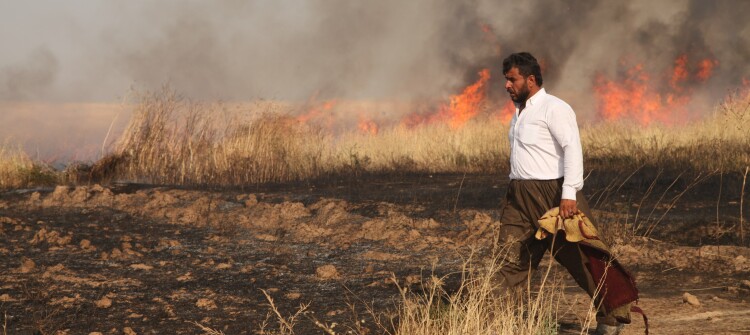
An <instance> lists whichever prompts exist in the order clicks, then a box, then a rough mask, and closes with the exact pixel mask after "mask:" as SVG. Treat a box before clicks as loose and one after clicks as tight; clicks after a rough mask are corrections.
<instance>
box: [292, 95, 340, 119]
mask: <svg viewBox="0 0 750 335" xmlns="http://www.w3.org/2000/svg"><path fill="white" fill-rule="evenodd" d="M334 106H336V100H328V101H324V102H323V103H321V104H319V105H314V106H313V107H311V108H310V109H309V110H308V111H307V112H306V113H304V114H300V115H298V116H297V121H299V122H301V123H307V122H308V121H310V120H312V119H319V118H321V117H323V116H325V112H327V111H330V110H331V109H333V107H334Z"/></svg>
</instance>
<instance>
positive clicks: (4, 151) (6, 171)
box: [0, 143, 59, 189]
mask: <svg viewBox="0 0 750 335" xmlns="http://www.w3.org/2000/svg"><path fill="white" fill-rule="evenodd" d="M58 175H59V173H58V172H56V171H54V170H52V169H51V168H49V167H46V166H44V165H42V164H40V163H37V162H34V161H32V160H31V158H29V156H28V155H26V154H25V153H24V152H23V150H21V149H17V148H13V147H12V146H10V145H8V144H7V143H6V144H4V145H0V189H9V188H20V187H28V186H41V185H53V184H56V183H58V182H59V176H58Z"/></svg>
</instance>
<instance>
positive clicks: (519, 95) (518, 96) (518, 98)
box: [510, 85, 531, 104]
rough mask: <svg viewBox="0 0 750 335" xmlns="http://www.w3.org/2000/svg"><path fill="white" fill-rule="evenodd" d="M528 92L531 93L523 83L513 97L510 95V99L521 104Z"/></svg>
mask: <svg viewBox="0 0 750 335" xmlns="http://www.w3.org/2000/svg"><path fill="white" fill-rule="evenodd" d="M529 94H531V91H530V90H529V88H528V87H526V85H524V86H523V89H522V90H520V91H518V93H516V97H515V99H514V98H513V97H511V98H510V99H511V100H513V102H515V103H517V104H522V103H524V102H526V100H527V99H528V98H529Z"/></svg>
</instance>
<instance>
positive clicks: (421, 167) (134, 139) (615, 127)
mask: <svg viewBox="0 0 750 335" xmlns="http://www.w3.org/2000/svg"><path fill="white" fill-rule="evenodd" d="M134 105H135V106H136V107H135V110H134V112H133V116H132V118H131V120H130V123H129V125H128V127H127V129H126V131H125V132H124V133H123V135H122V136H121V137H120V138H119V139H118V141H117V145H116V147H115V149H114V150H113V151H112V152H111V153H110V154H109V155H108V156H106V157H104V158H103V159H102V160H100V161H99V162H97V163H96V164H95V165H94V167H93V169H92V171H91V176H92V177H94V179H105V180H111V179H124V180H132V181H139V182H148V183H158V184H179V185H216V186H233V185H246V184H257V183H267V182H289V181H301V180H312V179H316V178H325V177H329V176H337V177H340V176H344V177H345V176H357V175H361V174H388V173H498V174H500V173H503V174H504V173H507V171H508V158H509V157H508V156H509V150H508V146H509V145H508V139H507V126H506V125H503V124H502V123H501V122H500V121H499V120H496V119H493V118H478V119H475V120H472V121H470V122H468V123H467V124H466V125H465V126H463V127H461V128H459V129H452V128H450V127H449V126H448V125H446V124H439V123H436V124H428V125H422V126H417V127H412V128H409V127H405V126H395V127H390V128H385V129H381V130H380V132H379V133H378V134H376V135H373V134H369V133H362V132H359V131H357V130H352V131H349V132H345V133H343V134H338V135H333V134H331V133H329V132H326V131H323V130H322V129H321V128H320V127H317V126H315V125H314V124H308V123H303V122H300V121H299V120H298V119H297V118H295V117H293V116H291V115H290V113H291V112H292V110H291V108H290V106H289V105H282V104H280V103H279V104H274V103H264V104H262V105H259V107H258V108H256V110H253V111H251V113H252V115H251V116H246V115H240V114H238V113H234V112H232V113H230V112H227V109H226V108H224V107H223V106H222V105H221V104H203V103H194V102H190V101H186V100H185V99H182V98H180V97H179V96H177V95H176V94H175V93H173V92H171V91H167V90H165V91H160V92H156V93H149V94H144V95H142V96H141V97H140V99H139V100H138V103H136V104H134ZM749 106H750V95H748V94H747V93H744V94H740V93H737V94H733V95H731V96H729V97H728V98H727V99H726V100H725V101H724V102H723V103H722V104H720V105H719V106H717V107H716V109H715V111H713V112H712V115H711V116H709V117H706V118H703V119H700V120H695V121H693V122H690V123H687V124H683V125H680V126H665V125H659V124H652V125H649V126H642V125H638V124H632V123H627V122H610V123H594V124H583V125H582V126H581V139H582V142H583V147H584V159H585V167H586V169H587V170H589V171H590V170H619V171H633V170H635V169H637V168H640V167H644V166H646V167H654V168H657V169H665V170H675V171H684V170H693V171H717V170H720V171H725V172H741V171H744V169H745V168H746V167H747V166H750V136H748V135H747V134H748V130H747V129H750V115H748V114H749V113H750V111H749V110H748V107H749ZM33 166H37V167H39V166H42V165H41V164H35V163H34V162H31V161H30V160H29V159H28V158H27V157H25V156H24V155H23V154H22V153H20V152H19V151H17V150H11V149H9V147H8V146H4V147H3V149H2V155H0V173H1V176H2V187H4V188H9V187H24V186H28V185H30V184H32V183H34V182H37V183H38V182H39V178H30V177H29V171H33V168H30V167H33ZM37 170H38V169H37ZM37 172H39V171H37ZM35 179H36V181H34V180H35ZM42 179H43V180H45V181H46V182H50V181H51V180H50V178H46V179H45V178H42Z"/></svg>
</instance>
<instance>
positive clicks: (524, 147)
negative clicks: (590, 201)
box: [508, 88, 583, 200]
mask: <svg viewBox="0 0 750 335" xmlns="http://www.w3.org/2000/svg"><path fill="white" fill-rule="evenodd" d="M519 106H520V105H519V104H516V113H515V114H514V115H513V119H512V120H511V122H510V131H509V134H508V137H509V139H510V179H522V180H529V179H531V180H550V179H558V178H560V177H564V182H563V186H562V198H563V199H571V200H575V199H576V192H577V191H580V190H581V188H583V153H582V149H581V138H580V136H579V134H578V123H576V115H575V112H573V108H571V107H570V106H569V105H568V104H567V103H565V101H562V100H561V99H560V98H558V97H556V96H553V95H550V94H547V92H546V91H545V90H544V88H542V89H541V90H539V91H538V92H536V94H534V95H533V96H532V97H531V98H529V99H528V100H527V101H526V108H524V109H523V111H521V113H520V114H519V110H518V107H519Z"/></svg>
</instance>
